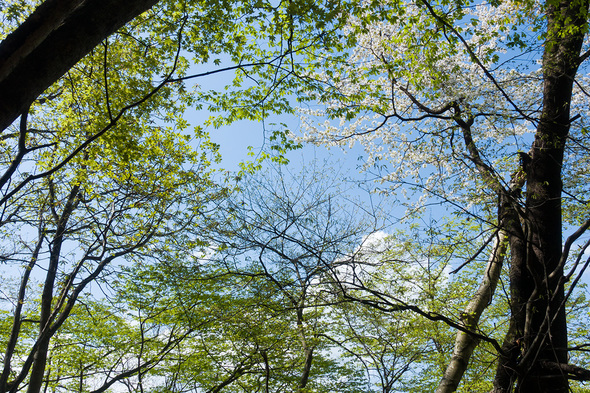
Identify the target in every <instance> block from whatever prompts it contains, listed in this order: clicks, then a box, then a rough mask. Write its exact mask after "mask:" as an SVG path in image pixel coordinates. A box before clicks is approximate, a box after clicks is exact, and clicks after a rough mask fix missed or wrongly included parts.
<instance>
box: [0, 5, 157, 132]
mask: <svg viewBox="0 0 590 393" xmlns="http://www.w3.org/2000/svg"><path fill="white" fill-rule="evenodd" d="M157 1H158V0H125V1H120V0H46V1H45V2H43V3H42V4H41V5H40V6H39V7H38V8H37V9H36V10H35V11H34V12H33V13H32V14H31V15H30V16H29V17H28V18H27V20H26V21H25V22H23V23H22V24H21V25H20V26H19V27H18V28H17V29H16V30H15V31H14V32H12V33H11V34H10V35H9V36H8V37H6V39H5V40H4V41H2V42H1V43H0V59H2V61H1V62H0V131H3V130H4V129H6V127H8V126H9V125H10V124H11V123H12V122H13V121H14V120H15V119H16V118H17V117H18V116H19V115H20V114H21V113H23V112H24V111H25V110H26V109H27V108H28V106H29V105H30V104H31V103H32V102H33V101H34V100H35V98H37V97H38V96H39V95H40V94H41V93H43V91H45V89H47V88H48V87H49V86H51V85H52V84H53V83H54V82H55V81H57V80H58V79H59V78H60V77H61V76H62V75H64V74H65V73H66V72H67V71H68V70H69V69H70V68H72V67H73V66H74V65H75V64H76V63H77V62H78V61H79V60H80V59H81V58H82V57H84V56H85V55H86V54H87V53H89V52H90V51H91V50H92V49H93V48H94V47H95V46H96V45H98V44H99V43H100V42H101V41H102V40H104V39H105V38H106V37H108V36H109V35H110V34H112V33H113V32H115V31H116V30H117V29H119V28H120V27H122V26H123V25H125V24H126V23H127V22H129V21H130V20H131V19H133V18H135V17H136V16H138V15H139V14H141V13H142V12H144V11H146V10H148V9H149V8H150V7H152V6H153V5H154V4H155V3H157Z"/></svg>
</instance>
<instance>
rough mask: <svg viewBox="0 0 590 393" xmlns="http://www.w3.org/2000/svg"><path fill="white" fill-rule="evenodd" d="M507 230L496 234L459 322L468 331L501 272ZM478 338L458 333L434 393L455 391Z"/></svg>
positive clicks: (489, 295)
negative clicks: (486, 260)
mask: <svg viewBox="0 0 590 393" xmlns="http://www.w3.org/2000/svg"><path fill="white" fill-rule="evenodd" d="M506 246H507V244H506V233H505V232H504V231H502V230H500V231H499V232H498V234H497V235H496V240H495V243H494V246H493V249H492V253H491V254H490V258H489V259H488V264H487V266H486V270H485V273H484V277H483V279H482V280H481V283H480V285H479V288H478V289H477V292H476V293H475V295H474V296H473V298H472V299H471V301H470V302H469V304H468V305H467V307H466V308H465V311H464V312H463V314H462V315H461V325H462V326H463V327H465V328H466V329H468V330H469V331H472V332H475V331H476V329H477V324H478V323H479V318H480V317H481V314H482V313H483V311H484V310H485V309H486V307H487V306H488V305H489V304H490V302H491V300H492V297H493V296H494V292H495V290H496V285H497V284H498V280H499V278H500V272H501V271H502V264H503V262H504V255H505V254H506V248H507V247H506ZM478 343H479V340H478V339H477V338H475V337H474V336H472V335H470V334H468V333H466V332H462V331H460V332H458V333H457V337H456V339H455V348H454V349H453V355H452V357H451V360H450V362H449V364H448V366H447V368H446V370H445V373H444V375H443V377H442V379H441V381H440V383H439V384H438V387H437V389H436V393H452V392H454V391H455V390H457V387H458V386H459V382H461V378H462V377H463V374H464V373H465V370H466V369H467V366H468V364H469V359H470V358H471V355H472V354H473V350H474V349H475V347H477V344H478Z"/></svg>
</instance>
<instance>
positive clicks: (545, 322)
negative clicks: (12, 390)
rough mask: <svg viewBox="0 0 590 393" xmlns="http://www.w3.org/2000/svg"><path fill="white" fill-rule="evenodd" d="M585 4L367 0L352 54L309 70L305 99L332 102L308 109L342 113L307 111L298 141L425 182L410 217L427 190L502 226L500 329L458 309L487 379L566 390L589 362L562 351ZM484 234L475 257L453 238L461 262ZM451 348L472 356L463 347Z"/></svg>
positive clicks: (582, 152) (353, 25) (405, 180)
mask: <svg viewBox="0 0 590 393" xmlns="http://www.w3.org/2000/svg"><path fill="white" fill-rule="evenodd" d="M587 14H588V3H587V2H585V1H567V2H566V1H547V2H533V1H530V2H529V1H526V2H512V1H494V2H489V3H474V2H470V1H458V2H447V1H441V2H430V1H426V0H424V1H418V2H415V3H410V2H409V3H404V2H396V1H392V2H380V3H379V4H375V3H371V4H370V5H367V7H366V8H364V9H360V10H359V11H358V13H357V14H356V15H355V18H353V19H352V20H351V22H350V25H349V27H348V29H347V34H348V36H349V37H353V38H354V39H355V40H356V48H355V49H354V50H353V51H352V53H351V55H350V59H349V61H348V62H345V63H341V62H337V61H334V62H330V59H327V60H326V62H325V63H324V64H325V65H324V67H325V72H324V73H322V74H319V75H316V76H317V78H318V79H319V80H322V81H324V82H325V84H326V85H325V88H324V89H323V91H322V96H321V98H320V96H319V95H318V94H317V93H315V92H311V93H310V99H316V98H320V99H321V100H322V101H325V102H326V103H327V109H325V110H324V111H320V112H314V111H312V110H306V111H304V113H306V114H307V115H308V116H312V115H316V114H321V115H322V116H328V117H329V118H331V119H342V121H341V124H340V125H339V126H332V125H330V124H328V123H324V124H327V126H324V127H319V126H315V125H314V124H313V123H312V122H310V126H309V128H310V130H309V131H310V133H309V137H308V139H309V140H312V141H315V142H317V143H337V144H344V143H353V142H357V141H358V142H360V143H362V144H364V146H366V149H367V152H368V154H369V158H368V161H367V167H368V168H370V167H374V168H382V169H383V172H381V174H382V175H381V176H382V177H381V179H382V181H383V182H384V183H386V184H389V185H390V187H389V192H390V193H393V192H400V191H409V192H411V191H413V192H414V193H416V194H418V195H419V194H422V197H421V198H420V199H419V200H418V202H417V203H414V204H413V206H412V209H411V210H409V215H408V217H409V218H412V217H415V218H417V219H419V217H420V215H421V214H422V212H424V206H427V205H428V204H429V203H437V204H442V205H443V206H445V208H446V209H447V210H448V211H449V212H451V213H452V214H453V215H454V216H455V217H467V219H475V220H479V221H480V222H481V225H482V227H483V228H482V227H480V228H478V230H482V229H483V232H480V233H482V234H483V233H485V232H489V231H492V232H493V233H494V235H493V236H492V237H490V236H489V235H487V237H486V238H489V239H490V240H491V239H492V238H493V237H495V236H496V234H499V233H505V234H506V237H507V240H506V241H507V244H508V248H509V255H510V258H509V259H510V263H509V266H508V268H509V274H508V275H509V279H510V311H511V312H510V317H509V320H508V321H506V323H507V324H508V327H507V332H506V336H505V337H504V338H503V339H496V338H491V337H489V335H487V334H484V335H483V336H482V335H481V334H480V333H483V332H481V331H480V330H479V329H477V328H476V327H475V326H474V327H473V328H469V327H468V322H467V320H463V321H462V322H459V323H458V324H456V326H455V327H456V328H459V329H461V331H462V332H460V333H459V334H463V333H465V334H468V335H471V336H472V337H475V338H478V339H484V338H487V339H490V340H491V342H492V343H495V344H494V345H495V347H496V352H497V356H498V364H497V370H496V375H495V378H494V391H495V392H508V391H513V390H515V391H522V392H567V391H568V386H569V382H568V381H569V380H576V379H581V380H588V378H589V376H590V372H589V371H588V370H585V369H582V368H580V367H578V365H575V364H570V363H568V351H569V350H568V327H567V321H566V304H567V302H568V301H569V300H570V299H571V293H572V290H573V289H574V288H575V287H576V284H577V283H578V282H579V280H580V277H581V274H582V273H583V272H584V270H585V269H586V266H587V263H588V262H585V263H582V260H583V258H584V254H583V252H584V250H585V249H586V247H587V243H583V244H582V245H581V246H580V248H579V249H578V251H575V250H574V249H573V248H572V247H573V246H574V244H575V242H576V241H578V240H581V239H583V235H584V234H585V233H586V230H587V229H588V227H589V226H590V221H588V218H587V217H586V212H587V208H586V202H585V201H586V200H587V195H588V191H589V190H588V189H587V187H586V184H587V182H586V181H585V179H586V178H587V176H588V174H587V171H586V170H585V169H582V168H581V167H579V165H580V163H583V162H586V161H587V159H588V155H587V144H586V143H585V140H586V138H585V135H586V126H587V125H586V122H587V117H586V114H585V113H586V110H585V109H584V108H585V107H584V105H586V103H587V89H586V80H585V74H584V72H585V70H586V68H585V64H586V63H585V61H586V60H587V58H588V52H586V51H587V50H588V47H587V44H586V43H585V41H584V40H585V38H586V35H587ZM572 112H573V115H572ZM308 118H309V117H308ZM529 149H530V150H529ZM521 193H524V198H523V197H521ZM398 195H400V200H401V201H402V202H403V198H401V194H398ZM409 201H410V203H412V202H413V201H412V199H410V200H409ZM447 217H449V216H447ZM441 220H443V221H453V220H454V221H456V222H463V223H465V222H466V220H465V219H464V220H462V221H459V218H451V217H449V218H447V219H445V218H444V216H443V217H441ZM439 228H441V227H439ZM563 228H566V229H567V230H568V232H570V235H568V237H567V238H566V239H565V240H562V239H563V238H562V230H563ZM465 229H466V230H468V228H467V227H466V228H465ZM441 230H442V229H439V230H438V231H437V232H436V233H437V234H438V236H441V238H444V237H445V235H444V233H442V232H440V231H441ZM501 238H502V236H500V239H501ZM491 243H492V242H491V241H490V242H487V241H485V242H483V244H482V247H480V248H479V251H478V252H477V253H476V254H474V255H472V256H470V257H465V256H463V255H461V254H455V255H453V254H452V253H453V250H452V249H450V250H448V253H449V255H450V257H451V258H452V259H455V260H456V263H459V264H460V263H461V262H460V261H461V259H463V260H464V261H465V263H466V262H469V261H473V260H475V259H476V257H477V255H479V253H482V252H484V251H486V250H488V251H489V252H490V253H491V252H492V251H491V248H490V246H489V244H491ZM498 261H499V260H498ZM568 263H570V264H571V265H570V267H569V268H568V270H567V271H566V270H565V269H566V266H568ZM570 280H572V281H571V284H570V285H569V289H568V290H567V291H566V290H565V285H566V283H567V282H568V281H570ZM492 292H493V291H492ZM390 301H392V302H393V303H395V301H393V300H391V299H390ZM414 311H417V312H421V311H420V310H414ZM424 314H425V315H426V316H430V317H433V318H439V317H440V316H435V315H430V314H428V313H427V312H425V313H424ZM452 319H453V318H452ZM458 319H459V318H454V320H455V321H457V320H458ZM448 322H452V321H448ZM498 342H502V344H501V345H499V344H498ZM570 349H571V348H570ZM457 355H458V356H459V357H460V358H461V359H462V361H463V362H465V363H467V362H468V360H469V352H468V351H467V350H465V351H464V352H463V353H459V354H457ZM514 384H516V386H515V387H514ZM447 389H448V390H447ZM453 389H454V387H449V388H445V389H443V390H441V391H452V390H453Z"/></svg>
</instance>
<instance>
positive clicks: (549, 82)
mask: <svg viewBox="0 0 590 393" xmlns="http://www.w3.org/2000/svg"><path fill="white" fill-rule="evenodd" d="M587 10H588V2H587V1H586V0H573V1H560V2H551V3H550V4H548V5H546V10H545V14H546V15H547V29H548V32H547V40H546V42H545V51H544V55H543V65H542V67H543V73H544V90H543V109H542V112H541V117H540V122H539V125H538V127H537V132H536V135H535V140H534V142H533V147H532V149H531V153H530V155H531V162H530V164H529V165H528V167H527V168H525V170H526V175H527V181H526V183H527V189H526V205H525V209H524V217H523V225H524V233H523V234H522V235H521V234H518V233H511V237H512V238H513V239H511V253H515V254H516V255H512V256H511V259H512V264H513V270H514V269H515V270H514V271H511V298H512V299H511V302H512V314H513V315H512V320H511V325H510V329H509V332H508V336H507V337H506V340H505V343H504V346H505V350H506V354H507V356H504V357H503V358H501V359H500V364H499V367H498V372H497V375H496V381H495V391H496V392H509V391H511V384H512V383H513V382H514V381H516V391H518V392H527V393H528V392H532V393H535V392H547V393H549V392H552V393H561V392H562V393H566V392H568V391H569V384H568V379H567V376H566V375H565V373H559V372H553V371H552V370H549V369H548V368H547V367H545V365H547V364H562V365H566V364H567V361H568V360H567V357H568V356H567V324H566V317H565V309H564V307H563V305H562V301H563V299H564V288H563V284H564V279H563V266H562V265H560V259H561V246H562V228H561V220H562V217H561V189H562V182H561V166H562V162H563V154H564V148H565V143H566V138H567V135H568V133H569V128H570V103H571V98H572V86H573V81H574V77H575V75H576V72H577V68H578V65H579V64H578V63H579V59H580V51H581V47H582V42H583V38H584V33H585V29H586V22H587V21H586V17H587ZM517 237H521V241H524V242H525V244H526V246H525V248H524V252H523V249H522V248H520V249H514V250H513V249H512V243H513V242H518V239H517ZM517 248H518V247H517ZM527 276H528V277H530V279H529V280H527ZM514 280H516V281H514ZM527 281H528V282H527ZM502 373H504V374H505V375H504V376H503V377H502Z"/></svg>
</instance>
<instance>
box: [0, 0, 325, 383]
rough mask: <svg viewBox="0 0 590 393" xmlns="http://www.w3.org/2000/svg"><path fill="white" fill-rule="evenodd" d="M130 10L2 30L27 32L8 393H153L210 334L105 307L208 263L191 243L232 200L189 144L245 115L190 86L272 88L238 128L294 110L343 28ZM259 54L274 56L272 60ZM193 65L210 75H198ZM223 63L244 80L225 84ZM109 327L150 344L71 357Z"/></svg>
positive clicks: (10, 193)
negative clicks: (173, 358) (214, 121)
mask: <svg viewBox="0 0 590 393" xmlns="http://www.w3.org/2000/svg"><path fill="white" fill-rule="evenodd" d="M5 3H6V2H3V3H2V5H5ZM115 3H116V2H110V3H105V2H96V1H66V2H60V1H52V0H49V1H45V2H43V3H42V4H40V6H39V8H37V10H36V11H35V12H33V13H32V14H31V15H28V14H27V13H28V11H29V9H30V6H31V4H28V3H27V2H14V3H12V2H11V3H10V4H9V6H8V7H7V8H6V9H5V10H6V14H3V18H5V19H6V20H8V21H9V23H8V24H7V25H4V26H3V33H8V30H9V28H8V27H7V26H10V27H14V26H15V25H19V26H18V28H16V29H15V31H13V32H12V33H10V34H9V35H8V36H6V37H3V38H4V40H3V42H2V43H1V44H0V52H1V53H3V56H2V59H3V61H2V64H0V68H1V69H2V70H3V71H2V72H1V73H0V75H1V78H0V84H1V85H2V91H3V93H2V94H3V97H2V99H1V104H0V108H1V109H0V110H1V111H2V114H0V119H1V124H2V129H3V131H4V133H3V136H2V139H1V140H0V154H1V157H2V161H1V162H2V175H1V176H0V190H1V191H0V194H1V195H0V206H1V210H2V212H1V219H0V231H2V233H3V241H2V250H3V251H2V257H3V261H4V266H6V267H7V269H14V271H18V272H19V274H18V275H17V276H12V277H9V278H8V280H7V281H8V282H10V283H13V282H16V281H20V282H19V285H17V286H16V287H15V286H11V287H12V288H13V290H11V291H6V292H5V293H3V295H2V300H3V301H5V302H6V303H5V304H6V306H5V308H4V309H3V311H6V312H3V313H2V314H3V316H2V317H3V320H2V325H3V326H7V327H9V328H8V329H6V330H5V331H4V332H5V334H6V337H3V341H2V342H3V344H5V347H4V348H3V352H4V353H3V358H2V359H3V367H2V373H1V375H0V391H17V390H21V389H23V388H24V387H25V386H26V389H27V390H28V391H29V392H38V391H40V390H41V389H42V387H43V386H45V387H46V388H48V387H49V386H51V387H52V388H53V389H56V390H58V389H62V388H63V385H61V383H62V381H72V380H74V379H76V381H77V382H78V388H79V389H80V390H85V389H86V390H89V389H91V388H92V389H94V390H95V391H104V390H107V389H109V388H110V387H111V386H112V385H113V384H115V383H131V382H130V381H131V380H132V379H133V378H137V386H138V387H139V388H141V387H142V383H141V378H142V376H143V375H144V374H145V373H146V372H147V371H148V370H151V369H153V368H154V367H155V366H156V364H158V363H160V362H164V363H165V361H166V360H168V356H169V355H170V353H171V351H172V350H173V349H177V348H178V347H179V345H180V344H181V341H182V340H184V339H185V338H186V337H187V336H188V335H189V334H190V333H191V332H192V330H193V329H195V327H193V326H191V325H188V328H187V325H183V324H181V325H178V326H176V325H173V324H170V323H169V324H168V325H166V327H165V329H164V330H162V331H158V330H154V329H153V328H152V324H151V321H152V320H153V319H154V318H156V316H157V314H158V312H160V311H161V310H157V309H155V308H154V307H155V306H154V307H150V305H145V304H144V303H141V302H140V303H137V302H136V303H133V302H131V301H130V304H132V305H133V304H135V305H136V306H137V304H139V306H137V307H136V308H137V309H138V310H140V311H141V314H140V315H136V314H133V313H132V314H131V316H130V315H126V313H127V312H128V311H129V310H128V309H124V308H123V309H121V310H119V311H115V310H113V311H110V314H109V313H107V312H105V308H106V306H105V304H104V302H105V301H106V302H107V303H108V301H109V300H112V299H113V297H112V296H114V295H113V294H112V292H111V291H112V289H111V286H113V285H114V282H113V280H114V277H115V276H116V275H117V274H119V273H121V271H122V269H123V266H124V265H125V263H129V260H133V259H134V258H140V257H145V256H146V255H149V253H150V252H153V250H154V249H161V250H164V251H163V252H168V253H170V254H174V253H175V252H176V253H178V252H179V251H178V250H179V249H182V250H184V251H187V250H193V249H194V248H195V247H196V246H195V245H198V244H199V239H198V238H194V237H190V236H188V233H195V232H198V231H197V230H196V229H195V227H196V226H198V225H199V223H201V221H200V220H201V217H202V214H203V211H204V206H205V205H207V204H208V203H210V202H211V201H212V200H216V199H218V198H220V197H222V196H224V195H225V193H226V191H227V190H225V189H224V188H223V187H221V186H218V185H217V184H216V182H215V181H214V180H213V172H212V170H211V164H212V162H214V161H216V160H217V159H218V155H217V147H216V146H215V145H214V144H212V143H210V142H209V140H208V135H207V133H205V132H204V131H203V130H202V128H201V127H200V126H197V127H195V130H194V132H191V133H188V132H187V131H186V129H187V128H188V124H187V122H186V121H185V120H184V119H183V117H182V116H183V112H184V110H185V109H186V108H187V107H188V106H199V107H200V106H202V105H203V104H202V102H204V101H206V100H210V101H211V102H212V103H213V104H219V105H221V106H222V105H230V104H231V103H230V102H227V103H226V102H221V104H220V101H219V100H218V99H217V96H216V92H207V91H198V90H197V91H189V90H188V89H187V86H186V85H185V81H187V80H189V79H193V78H196V77H199V76H200V77H202V76H206V75H213V74H216V73H218V72H221V71H223V70H225V71H231V72H236V73H237V75H235V76H236V81H235V83H234V86H239V85H240V80H243V79H244V78H250V80H255V79H256V78H258V79H259V81H260V82H261V86H260V87H256V88H250V89H249V90H248V91H249V92H250V94H251V101H250V102H242V103H241V107H240V108H239V110H238V109H237V107H236V106H234V105H233V104H232V106H231V107H232V111H233V112H232V116H231V117H228V119H227V120H228V121H233V120H235V119H239V118H246V117H248V118H261V117H262V116H265V113H266V112H267V111H268V110H271V109H276V110H280V109H281V108H284V104H283V101H282V99H281V97H280V95H281V94H280V93H279V92H275V89H276V85H277V84H278V83H280V81H281V78H282V75H283V74H289V73H290V72H292V70H291V69H290V66H293V67H294V66H295V65H294V64H293V62H292V58H291V57H290V56H291V55H293V54H294V53H297V52H298V51H300V50H303V49H304V48H311V47H314V46H316V45H323V44H324V43H325V42H326V39H328V40H329V39H330V34H327V35H324V36H318V34H316V31H317V28H318V26H316V24H315V23H316V22H317V23H322V21H324V22H323V24H322V25H321V26H322V27H326V26H329V25H330V24H331V23H332V22H331V15H334V13H335V12H337V11H336V10H333V9H331V8H329V7H327V6H325V5H323V4H315V2H312V3H307V2H301V3H297V2H295V3H289V4H280V5H279V6H276V5H274V4H272V3H271V2H258V3H256V4H250V2H243V3H235V2H234V3H231V4H230V3H227V2H218V1H210V2H204V3H203V2H199V3H196V2H184V1H161V2H158V6H157V8H153V9H152V10H150V12H147V13H143V14H141V12H142V11H144V10H146V9H148V8H150V6H151V5H153V4H155V3H156V2H155V1H151V2H150V1H147V2H145V1H130V2H126V3H125V4H124V5H121V4H118V3H117V4H115ZM309 9H314V10H315V11H316V12H313V13H311V15H313V18H311V20H310V18H308V17H307V16H306V15H307V13H308V11H309ZM3 11H4V9H3ZM139 14H141V15H139ZM137 15H139V17H137V18H136V19H134V20H133V21H132V22H131V23H127V22H128V21H129V20H131V19H132V18H133V16H137ZM316 18H317V19H316ZM312 22H313V23H312ZM126 23H127V24H126ZM117 29H118V30H117ZM115 30H117V31H116V33H115V34H113V35H111V36H109V34H110V33H113V32H114V31H115ZM259 31H260V32H261V33H260V35H258V36H257V35H256V34H257V33H258V32H259ZM255 38H258V39H259V40H264V41H266V42H271V43H272V45H268V49H267V50H261V49H260V45H259V44H258V43H257V42H256V41H255ZM85 55H86V56H85ZM189 56H190V61H192V62H194V63H196V64H199V65H201V66H208V67H209V69H207V70H206V71H204V72H200V73H193V74H190V75H189V74H188V68H189V64H190V62H189V58H188V57H189ZM221 56H227V58H229V61H231V62H232V63H231V65H229V66H227V67H225V68H220V67H219V64H220V59H219V57H221ZM40 67H43V69H44V70H46V71H47V72H41V71H40ZM62 75H63V76H62ZM262 82H267V83H262ZM40 94H41V96H40ZM216 99H217V100H216ZM19 115H20V122H19V124H12V123H13V120H14V119H15V118H16V117H17V116H19ZM279 150H280V149H279ZM191 231H192V232H191ZM136 278H137V277H136ZM137 279H140V278H137ZM38 282H39V283H40V287H41V290H40V291H39V292H37V291H36V290H35V288H36V284H37V283H38ZM138 287H140V288H145V286H144V287H142V286H138ZM99 290H100V291H101V292H100V293H99V294H96V293H92V295H94V296H91V295H90V294H89V292H92V291H99ZM103 297H104V298H103ZM105 299H106V300H105ZM132 300H133V299H132ZM146 310H147V315H146ZM95 315H111V317H112V319H113V322H115V321H118V323H120V324H121V325H122V329H123V330H125V331H129V332H132V333H131V336H132V337H133V338H134V339H135V340H137V341H135V342H133V343H130V342H129V341H126V342H125V343H127V344H128V348H132V349H133V351H131V350H130V351H129V352H127V353H125V352H124V351H122V349H123V347H122V344H125V343H123V342H119V343H113V342H108V340H106V341H104V340H101V339H100V338H98V337H92V336H91V337H85V336H84V335H81V336H77V335H74V336H75V337H77V338H80V340H79V341H70V338H71V337H72V336H70V335H69V334H71V332H72V330H75V329H74V328H72V326H76V323H79V324H83V323H86V324H88V326H102V328H104V329H107V330H108V326H106V324H105V325H100V324H96V323H94V322H95V321H94V318H95ZM70 316H74V317H75V318H74V319H73V320H69V318H70ZM81 321H82V322H81ZM134 321H135V322H137V325H134V324H133V322H134ZM31 326H33V327H31ZM62 332H63V333H62ZM163 332H166V333H167V339H166V340H163V339H162V337H161V336H162V334H163ZM85 343H90V344H89V345H96V348H95V350H93V353H92V356H88V357H84V356H79V357H78V358H76V360H75V361H76V362H79V364H76V365H74V364H73V363H72V361H71V360H72V359H67V354H68V353H69V354H70V355H72V357H74V356H73V354H74V353H80V351H81V349H80V348H81V347H82V348H85V345H86V344H85ZM131 344H133V345H131ZM63 348H68V349H70V351H69V352H68V353H66V354H64V352H63ZM131 352H133V356H134V360H137V361H136V362H135V363H133V362H131V361H130V360H129V357H130V356H132V354H131ZM64 357H65V358H64ZM52 359H53V360H55V361H58V359H61V360H64V362H63V363H62V365H69V366H70V367H71V368H62V369H60V368H59V367H57V368H56V366H55V363H52ZM96 359H101V361H100V362H98V361H96ZM74 363H75V362H74ZM92 367H95V370H94V371H95V372H96V373H94V374H91V375H90V374H88V370H89V369H90V368H92ZM56 371H57V374H56ZM99 376H100V377H102V378H103V379H101V380H100V381H98V382H97V378H99ZM68 383H70V382H68ZM221 387H223V384H221V385H220V387H218V388H219V389H221ZM66 389H67V388H66Z"/></svg>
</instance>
